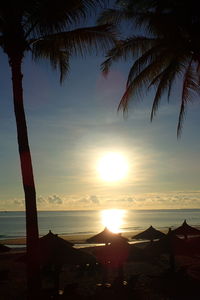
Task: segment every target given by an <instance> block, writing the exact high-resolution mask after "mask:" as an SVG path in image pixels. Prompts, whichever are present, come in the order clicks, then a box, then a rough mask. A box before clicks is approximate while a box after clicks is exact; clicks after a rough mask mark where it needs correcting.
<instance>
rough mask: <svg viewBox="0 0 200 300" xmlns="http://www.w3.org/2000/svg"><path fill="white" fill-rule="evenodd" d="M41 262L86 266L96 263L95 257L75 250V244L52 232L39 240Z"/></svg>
mask: <svg viewBox="0 0 200 300" xmlns="http://www.w3.org/2000/svg"><path fill="white" fill-rule="evenodd" d="M39 247H40V261H41V264H42V265H46V264H56V265H62V264H70V265H73V264H77V265H78V264H86V263H95V262H96V260H95V258H94V256H92V255H90V254H89V253H86V252H84V251H82V250H79V249H75V248H73V244H72V243H70V242H69V241H66V240H64V239H62V238H60V237H58V236H57V234H53V233H52V232H51V231H49V233H48V234H47V235H45V236H43V237H41V238H40V239H39Z"/></svg>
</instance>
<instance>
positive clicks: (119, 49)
mask: <svg viewBox="0 0 200 300" xmlns="http://www.w3.org/2000/svg"><path fill="white" fill-rule="evenodd" d="M154 42H155V40H154V39H149V38H146V37H143V36H138V37H135V36H133V37H131V38H128V39H126V40H124V41H119V42H118V43H117V45H116V47H114V48H112V49H111V50H110V51H109V52H108V54H107V56H106V57H107V59H106V60H105V61H104V62H103V63H102V64H101V69H102V72H103V74H104V75H107V73H108V72H109V69H110V67H111V65H112V64H113V63H114V62H116V61H117V60H119V59H124V60H127V58H130V57H131V58H133V57H134V56H136V57H137V56H138V52H143V51H145V49H148V48H149V47H150V45H152V44H153V43H154Z"/></svg>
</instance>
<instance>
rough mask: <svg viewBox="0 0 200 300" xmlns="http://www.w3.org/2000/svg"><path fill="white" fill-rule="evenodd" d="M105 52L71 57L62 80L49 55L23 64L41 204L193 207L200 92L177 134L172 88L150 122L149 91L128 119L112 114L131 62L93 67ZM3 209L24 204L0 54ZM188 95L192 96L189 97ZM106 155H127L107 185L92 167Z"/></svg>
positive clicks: (197, 200)
mask: <svg viewBox="0 0 200 300" xmlns="http://www.w3.org/2000/svg"><path fill="white" fill-rule="evenodd" d="M103 59H104V58H103V56H101V55H99V56H95V55H94V56H93V57H92V56H87V57H86V58H85V59H81V58H74V59H73V60H72V61H71V71H70V74H69V76H68V78H67V79H66V80H65V82H64V83H63V85H62V86H60V84H59V76H58V73H56V72H53V71H52V69H51V68H50V67H49V64H48V62H45V61H44V62H42V63H38V64H35V63H32V62H31V59H29V58H28V57H27V58H26V59H25V61H24V65H23V72H24V101H25V109H26V115H27V124H28V130H29V140H30V146H31V151H32V159H33V167H34V174H35V181H36V189H37V198H38V209H43V210H51V209H59V210H62V209H98V208H130V209H134V208H136V209H148V208H150V209H156V208H192V207H195V208H200V188H199V182H200V180H199V179H200V163H199V158H200V139H199V128H200V119H199V112H200V106H199V101H200V99H196V101H194V102H193V103H191V104H190V105H189V106H188V111H187V117H186V120H185V122H184V129H183V134H182V137H181V139H180V140H177V138H176V125H177V119H178V109H179V102H178V101H179V99H178V93H177V91H178V89H179V87H180V86H179V85H177V87H176V89H175V92H174V94H173V96H172V98H171V101H170V103H169V104H168V103H167V102H166V101H165V99H163V102H162V105H161V106H160V109H159V112H158V114H157V116H156V118H155V120H154V121H153V123H150V121H149V118H150V107H151V103H152V101H151V100H152V98H151V95H148V96H145V97H144V99H143V101H142V102H138V103H137V105H136V106H134V107H133V105H131V106H130V110H129V116H128V118H127V119H124V118H123V115H122V113H120V112H119V113H117V106H118V103H119V100H120V97H121V95H122V93H123V90H124V87H125V82H126V77H127V74H128V68H129V66H130V63H129V62H126V63H124V62H120V63H116V64H115V65H113V67H112V70H111V72H110V74H109V76H108V77H107V78H103V76H102V75H101V72H100V64H101V62H102V61H103ZM0 63H1V70H0V100H1V103H0V140H1V147H0V166H1V168H0V210H23V209H24V195H23V189H22V182H21V174H20V164H19V155H18V147H17V140H16V126H15V119H14V113H13V103H12V92H11V74H10V71H9V68H8V64H7V58H6V56H4V54H3V53H1V54H0ZM194 100H195V99H194ZM108 152H117V153H121V154H122V155H123V157H124V158H125V159H126V161H127V164H128V170H127V174H126V176H125V177H124V178H123V179H121V180H119V181H116V182H115V181H114V182H112V181H111V182H109V181H105V180H103V179H102V177H101V176H100V174H99V171H98V161H99V160H100V159H101V158H102V156H103V155H104V154H106V153H108Z"/></svg>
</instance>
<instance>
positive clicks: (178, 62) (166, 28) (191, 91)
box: [102, 0, 200, 137]
mask: <svg viewBox="0 0 200 300" xmlns="http://www.w3.org/2000/svg"><path fill="white" fill-rule="evenodd" d="M117 4H118V11H117V12H116V15H115V13H114V12H113V11H112V12H110V15H109V13H108V12H107V15H108V19H109V18H110V20H111V19H112V18H113V21H114V22H115V18H116V22H118V23H119V22H120V20H119V18H120V17H121V21H124V20H125V17H124V16H127V15H128V13H127V11H129V13H130V19H129V20H128V18H127V20H128V21H131V18H132V24H133V25H134V26H136V27H139V28H140V30H142V32H143V33H144V36H143V42H145V43H144V45H145V46H144V47H141V45H142V44H141V42H140V41H139V39H138V40H137V36H134V37H133V38H131V37H130V38H126V39H124V40H121V41H120V44H117V45H116V46H115V47H114V48H113V49H111V50H110V51H109V52H108V55H107V57H106V60H105V62H104V63H103V64H102V70H103V72H104V73H108V72H109V69H110V68H111V66H112V64H113V63H115V62H116V61H118V60H119V59H120V58H121V59H124V60H132V66H131V68H130V71H129V75H128V78H127V84H126V88H125V92H124V95H123V96H122V98H121V100H120V104H119V109H122V110H123V112H127V110H128V106H129V102H130V101H132V100H133V101H136V100H137V99H140V98H142V97H141V92H142V91H144V90H146V91H147V92H148V90H149V89H151V88H155V95H154V98H153V105H152V110H151V120H152V119H153V117H154V116H155V113H156V111H157V110H158V107H159V104H160V100H161V98H162V97H163V95H166V94H167V98H168V101H169V99H170V97H171V92H172V87H173V86H174V84H175V83H176V82H177V80H179V82H180V80H182V82H183V85H182V95H181V97H180V111H179V117H178V125H177V136H178V137H179V136H180V135H181V129H182V125H183V120H184V116H185V110H186V106H187V104H188V102H190V101H191V99H192V98H194V96H199V93H200V80H199V77H200V68H199V66H200V55H199V53H200V43H199V41H200V40H199V26H200V13H199V9H198V5H197V1H195V0H191V1H189V2H186V1H184V2H182V1H180V0H176V1H172V0H166V1H162V0H152V1H150V0H137V1H131V0H127V1H126V2H124V1H117ZM120 10H121V12H120ZM102 20H104V22H105V20H106V13H104V18H102ZM139 38H140V37H139ZM151 40H152V42H151Z"/></svg>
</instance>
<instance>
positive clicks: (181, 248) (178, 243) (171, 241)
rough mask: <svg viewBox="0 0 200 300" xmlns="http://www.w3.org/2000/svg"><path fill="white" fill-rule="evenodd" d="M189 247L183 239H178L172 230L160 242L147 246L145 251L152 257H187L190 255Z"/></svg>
mask: <svg viewBox="0 0 200 300" xmlns="http://www.w3.org/2000/svg"><path fill="white" fill-rule="evenodd" d="M188 250H189V248H188V246H187V244H186V242H185V241H184V240H183V239H180V238H178V237H177V236H176V235H175V234H174V233H173V231H172V230H171V228H169V232H168V233H167V234H166V235H165V236H164V237H162V238H161V239H160V240H159V241H157V242H154V243H153V244H151V245H148V246H146V248H145V251H146V252H147V253H148V254H149V255H151V254H154V255H160V254H170V253H173V254H174V255H186V254H188Z"/></svg>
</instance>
